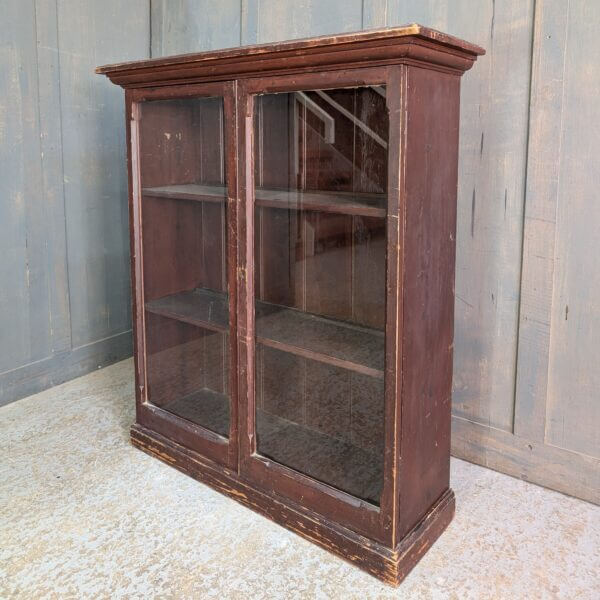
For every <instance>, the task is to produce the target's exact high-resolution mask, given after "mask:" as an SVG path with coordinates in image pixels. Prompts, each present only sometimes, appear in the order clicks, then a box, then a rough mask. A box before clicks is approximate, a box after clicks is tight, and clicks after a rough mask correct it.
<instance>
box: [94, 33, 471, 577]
mask: <svg viewBox="0 0 600 600" xmlns="http://www.w3.org/2000/svg"><path fill="white" fill-rule="evenodd" d="M482 53H483V50H482V49H481V48H479V47H477V46H474V45H472V44H469V43H466V42H463V41H461V40H458V39H456V38H453V37H451V36H448V35H445V34H442V33H439V32H437V31H433V30H430V29H427V28H425V27H421V26H419V25H410V26H406V27H397V28H389V29H380V30H371V31H365V32H362V33H355V34H344V35H338V36H330V37H321V38H315V39H309V40H299V41H292V42H285V43H277V44H269V45H261V46H249V47H244V48H235V49H228V50H219V51H213V52H204V53H201V54H187V55H183V56H176V57H170V58H159V59H152V60H145V61H139V62H132V63H123V64H118V65H109V66H104V67H100V68H98V69H97V72H98V73H102V74H105V75H106V76H108V77H109V78H110V79H111V81H113V82H114V83H116V84H119V85H121V86H122V87H124V88H125V90H126V92H125V100H126V114H127V132H128V135H127V139H128V146H129V148H128V165H129V189H130V193H129V204H130V220H131V262H132V273H133V276H132V281H133V283H132V288H133V299H134V302H133V315H134V340H135V375H136V400H137V411H136V421H135V424H134V425H133V427H132V429H131V439H132V441H133V444H134V445H135V446H137V447H138V448H141V449H142V450H144V451H145V452H148V453H149V454H151V455H153V456H156V457H157V458H160V459H161V460H163V461H165V462H167V463H169V464H171V465H173V466H175V467H177V468H178V469H180V470H182V471H184V472H185V473H188V474H189V475H191V476H192V477H194V478H196V479H198V480H200V481H202V482H204V483H206V484H208V485H210V486H212V487H213V488H215V489H217V490H218V491H220V492H222V493H224V494H227V495H229V496H231V497H232V498H234V499H235V500H237V501H239V502H241V503H243V504H245V505H247V506H248V507H250V508H252V509H254V510H256V511H258V512H259V513H261V514H263V515H265V516H267V517H268V518H270V519H273V520H274V521H276V522H278V523H280V524H282V525H284V526H286V527H288V528H289V529H291V530H293V531H295V532H296V533H298V534H299V535H301V536H303V537H305V538H307V539H309V540H311V541H313V542H315V543H317V544H319V545H320V546H323V547H324V548H326V549H328V550H330V551H332V552H335V553H336V554H339V555H340V556H342V557H343V558H345V559H347V560H349V561H351V562H353V563H354V564H356V565H358V566H360V567H361V568H363V569H365V570H367V571H368V572H370V573H372V574H373V575H375V576H377V577H379V578H380V579H382V580H384V581H387V582H389V583H392V584H397V583H398V582H399V581H401V580H402V578H403V577H405V576H406V574H407V573H408V571H409V570H410V569H411V568H412V567H413V566H414V565H415V563H416V562H417V561H418V560H419V558H420V556H421V555H422V554H423V553H424V552H425V551H426V550H427V549H428V548H429V547H430V546H431V544H432V543H433V542H434V541H435V539H436V538H437V537H438V536H439V535H440V533H441V532H442V531H443V530H444V528H445V527H446V526H447V525H448V523H449V522H450V520H451V518H452V516H453V514H454V495H453V492H452V490H451V489H450V488H449V459H450V402H451V379H452V340H453V311H454V259H455V229H456V191H457V153H458V129H459V96H460V94H459V90H460V78H461V75H462V74H463V73H464V71H466V70H467V69H469V68H470V67H471V66H472V65H473V63H474V61H475V60H476V58H477V55H480V54H482Z"/></svg>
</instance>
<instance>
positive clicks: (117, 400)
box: [0, 360, 600, 600]
mask: <svg viewBox="0 0 600 600" xmlns="http://www.w3.org/2000/svg"><path fill="white" fill-rule="evenodd" d="M132 380H133V367H132V361H131V360H128V361H124V362H122V363H119V364H117V365H114V366H112V367H109V368H107V369H104V370H102V371H97V372H95V373H92V374H90V375H87V376H85V377H81V378H80V379H76V380H74V381H71V382H69V383H66V384H63V385H61V386H58V387H55V388H53V389H51V390H47V391H45V392H42V393H41V394H37V395H35V396H31V397H29V398H25V399H23V400H20V401H18V402H15V403H14V404H11V405H9V406H6V407H4V408H2V409H0V452H1V456H2V462H1V465H0V598H27V599H32V598H36V599H37V598H60V599H61V600H62V599H67V598H154V597H156V598H161V599H163V598H165V599H166V598H202V599H204V598H252V599H258V598H327V599H329V598H335V599H336V600H337V599H342V598H343V599H348V598H360V599H363V598H419V599H427V598H460V599H463V598H477V599H480V598H507V599H518V598H528V599H533V598H589V599H594V600H597V599H599V598H600V507H597V506H593V505H591V504H587V503H585V502H582V501H579V500H575V499H573V498H569V497H567V496H563V495H561V494H558V493H555V492H551V491H548V490H545V489H542V488H540V487H537V486H534V485H531V484H529V483H525V482H523V481H519V480H516V479H512V478H510V477H507V476H505V475H501V474H499V473H495V472H493V471H489V470H487V469H483V468H481V467H478V466H474V465H471V464H469V463H465V462H462V461H459V460H453V462H452V486H453V488H454V491H455V492H456V496H457V514H456V518H455V520H454V522H453V523H452V524H451V526H450V527H449V529H448V530H447V532H446V533H445V534H444V535H443V536H442V537H441V538H440V540H439V541H438V542H437V543H436V544H435V545H434V547H433V548H432V549H431V550H430V551H429V553H428V554H427V555H426V556H425V558H424V559H423V560H422V561H421V562H420V564H419V565H418V566H417V567H416V568H415V569H414V571H413V572H412V573H411V574H410V575H409V577H408V578H407V579H406V580H405V582H404V583H403V584H402V585H401V586H400V588H398V589H393V588H390V587H388V586H385V585H383V584H380V583H379V582H378V581H376V580H375V579H373V578H372V577H370V576H369V575H366V574H364V573H362V572H361V571H359V570H358V569H356V568H355V567H352V566H350V565H348V564H346V563H345V562H344V561H342V560H340V559H338V558H336V557H334V556H332V555H330V554H328V553H327V552H325V551H324V550H321V549H320V548H317V547H316V546H314V545H312V544H310V543H309V542H307V541H304V540H303V539H301V538H299V537H297V536H295V535H294V534H292V533H290V532H288V531H286V530H285V529H283V528H281V527H279V526H277V525H275V524H273V523H271V522H270V521H268V520H266V519H264V518H262V517H260V516H258V515H256V514H254V513H252V512H251V511H249V510H248V509H246V508H243V507H242V506H240V505H238V504H237V503H236V502H234V501H232V500H229V499H227V498H225V497H223V496H221V495H219V494H217V493H216V492H214V491H212V490H211V489H210V488H208V487H205V486H204V485H201V484H199V483H197V482H196V481H193V480H192V479H191V478H188V477H186V476H184V475H182V474H180V473H178V472H177V471H176V470H175V469H172V468H170V467H168V466H166V465H164V464H163V463H161V462H159V461H157V460H154V459H152V458H150V457H148V456H146V455H145V454H143V453H142V452H140V451H138V450H135V449H133V448H132V447H131V446H130V445H129V443H128V429H129V425H130V423H131V422H132V419H133V414H134V411H133V381H132Z"/></svg>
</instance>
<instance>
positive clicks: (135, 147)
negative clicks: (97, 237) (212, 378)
mask: <svg viewBox="0 0 600 600" xmlns="http://www.w3.org/2000/svg"><path fill="white" fill-rule="evenodd" d="M215 96H217V97H222V98H223V112H224V117H223V119H224V126H225V157H226V183H227V189H228V195H227V232H228V236H227V287H228V293H229V398H230V419H229V438H228V439H227V438H224V437H223V436H220V435H218V434H216V433H214V432H213V431H210V430H209V429H206V428H205V427H202V426H200V425H197V424H195V423H192V422H190V421H187V420H185V419H183V418H181V417H178V416H177V415H175V414H173V413H170V412H168V411H166V410H164V409H163V408H160V407H158V406H154V405H152V404H150V403H149V402H148V398H147V389H148V388H147V377H146V332H145V317H144V308H143V307H144V285H143V281H144V278H143V275H144V267H143V227H142V194H141V180H140V148H139V120H140V103H141V102H144V101H149V100H170V99H176V98H193V97H198V98H201V97H215ZM235 98H236V83H235V81H223V82H214V83H201V84H186V85H177V86H162V87H154V88H143V89H128V90H126V93H125V104H126V116H127V118H126V121H127V160H128V162H129V169H128V172H129V218H130V222H131V228H132V235H131V237H130V246H131V247H130V252H131V288H132V297H133V300H134V301H133V303H132V304H133V340H134V346H135V352H134V356H135V383H136V386H135V391H136V394H135V395H136V423H138V424H139V425H141V426H143V427H146V428H148V429H150V430H152V431H155V432H156V433H158V434H160V435H163V436H164V437H166V438H168V439H171V440H173V441H175V442H177V443H179V444H181V445H182V446H185V447H187V448H189V449H191V450H193V451H195V452H198V453H200V454H202V455H203V456H206V457H207V458H209V459H210V460H214V461H215V462H217V463H220V464H222V465H224V466H226V467H229V468H230V469H236V470H237V462H238V430H237V424H238V403H239V402H238V398H239V397H238V393H237V379H238V378H237V375H236V373H237V342H236V338H237V336H236V326H237V324H236V319H237V306H236V299H237V277H236V271H237V267H236V256H237V238H236V236H235V235H233V233H234V232H235V231H236V229H237V202H236V194H235V191H236V190H237V139H236V131H235V124H236V106H235Z"/></svg>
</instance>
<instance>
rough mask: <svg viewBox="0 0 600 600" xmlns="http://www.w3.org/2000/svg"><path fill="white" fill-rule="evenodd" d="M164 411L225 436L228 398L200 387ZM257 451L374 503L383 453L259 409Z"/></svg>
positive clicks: (379, 484)
mask: <svg viewBox="0 0 600 600" xmlns="http://www.w3.org/2000/svg"><path fill="white" fill-rule="evenodd" d="M161 408H163V409H164V410H166V411H169V412H170V413H173V414H175V415H177V416H178V417H181V418H183V419H186V420H187V421H191V422H192V423H195V424H196V425H200V426H201V427H205V428H206V429H208V430H210V431H213V432H214V433H217V434H219V435H221V436H223V437H228V436H229V415H230V407H229V398H228V396H226V395H225V394H221V393H218V392H214V391H212V390H210V389H208V388H203V389H201V390H198V391H197V392H194V393H192V394H188V395H187V396H185V397H183V398H179V399H177V400H174V401H173V402H170V403H168V404H165V405H164V406H162V407H161ZM256 417H257V418H256V428H257V434H258V448H257V450H258V452H259V454H261V455H262V456H264V457H266V458H270V459H272V460H274V461H276V462H278V463H279V464H282V465H285V466H286V467H289V468H290V469H294V470H295V471H299V472H300V473H303V474H305V475H308V476H309V477H312V478H313V479H317V480H319V481H322V482H325V483H327V484H328V485H332V486H333V487H335V488H338V489H340V490H342V491H344V492H346V493H348V494H351V495H352V496H355V497H357V498H361V499H363V500H366V501H368V502H371V503H373V504H376V505H379V498H380V495H381V486H382V484H383V478H382V470H383V453H379V454H378V453H376V452H372V451H369V450H365V449H364V448H360V447H359V446H356V445H354V444H352V443H350V442H348V441H344V440H341V439H338V438H335V437H332V436H329V435H326V434H324V433H322V432H320V431H318V430H316V429H313V428H312V427H308V426H306V425H302V424H300V423H295V422H293V421H289V420H287V419H284V418H281V417H279V416H277V415H273V414H271V413H268V412H266V411H264V410H261V409H260V408H257V411H256Z"/></svg>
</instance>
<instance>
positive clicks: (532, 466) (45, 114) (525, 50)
mask: <svg viewBox="0 0 600 600" xmlns="http://www.w3.org/2000/svg"><path fill="white" fill-rule="evenodd" d="M8 13H9V16H8V18H6V17H5V18H4V20H3V21H2V22H1V23H0V28H2V30H3V37H2V40H1V48H2V54H1V55H0V65H1V67H2V71H1V73H0V86H1V87H0V89H2V90H3V95H2V98H3V99H2V100H1V101H0V137H1V139H2V144H1V145H0V153H2V156H1V158H2V161H1V162H0V170H1V174H2V177H1V178H0V190H2V204H1V205H0V248H1V249H2V250H3V252H2V254H1V257H0V276H1V281H2V287H1V288H0V402H1V401H2V400H3V399H4V400H5V401H6V400H7V399H8V400H10V399H11V398H14V397H17V396H19V395H24V394H25V393H28V392H30V391H32V390H35V389H40V387H41V386H43V385H48V384H51V383H53V382H56V381H60V380H64V379H65V378H67V377H70V376H73V375H74V374H76V373H79V372H82V371H83V370H85V369H89V368H92V366H93V365H94V364H96V363H98V364H101V363H103V362H107V361H109V360H110V359H111V358H113V359H114V358H116V357H118V356H122V355H125V354H127V352H129V351H130V349H129V348H130V346H129V344H130V341H129V327H130V323H129V293H128V270H127V258H128V256H127V243H126V240H127V235H126V218H127V217H126V212H125V198H126V183H125V171H124V158H123V156H124V141H123V127H122V123H123V112H122V95H121V93H120V92H119V90H118V89H117V88H114V87H112V88H111V86H110V85H109V84H108V83H107V82H106V81H104V79H103V78H99V77H94V75H93V74H92V67H93V66H95V65H96V64H102V63H106V62H111V61H121V60H127V59H135V58H143V57H145V56H147V55H148V54H150V55H151V56H162V55H168V54H174V53H181V52H191V51H198V50H205V49H211V48H220V47H227V46H236V45H239V44H251V43H261V42H269V41H275V40H282V39H290V38H297V37H306V36H312V35H321V34H327V33H335V32H342V31H353V30H358V29H363V28H369V27H379V26H386V25H399V24H402V23H408V22H420V23H422V24H424V25H429V26H432V27H435V28H437V29H441V30H444V31H447V32H449V33H452V34H455V35H458V36H460V37H464V38H465V39H467V40H469V41H472V42H475V43H478V44H480V45H482V46H484V47H485V48H486V49H487V51H488V53H487V55H486V56H485V57H482V58H481V59H480V60H479V61H478V63H477V64H476V66H475V68H474V69H473V70H472V71H470V72H468V73H467V74H466V76H465V77H464V79H463V88H462V121H461V147H460V178H459V180H460V183H459V194H458V202H459V223H458V234H457V242H458V252H457V276H456V294H457V304H456V341H455V370H454V398H453V401H454V417H453V451H454V454H455V455H457V456H460V457H463V458H467V459H469V460H472V461H474V462H478V463H481V464H484V465H487V466H489V467H492V468H496V469H499V470H502V471H505V472H508V473H510V474H512V475H515V476H517V477H522V478H524V479H529V480H531V481H534V482H537V483H540V484H542V485H546V486H549V487H552V488H555V489H558V490H561V491H565V492H567V493H571V494H573V495H576V496H579V497H582V498H585V499H588V500H592V501H595V502H600V393H599V391H598V390H599V389H600V342H599V340H600V301H599V300H598V298H600V260H599V259H598V251H597V244H598V225H599V223H600V212H599V208H598V206H599V205H598V202H596V200H595V195H594V192H595V190H597V189H598V188H599V184H600V181H599V178H600V166H599V164H598V156H600V131H599V124H598V123H599V121H598V119H597V118H596V115H595V112H596V105H597V100H596V99H597V98H598V97H599V94H600V89H599V86H600V61H599V60H598V56H599V54H600V40H599V38H598V36H597V34H596V32H597V31H598V29H599V28H600V4H599V3H596V2H589V1H586V0H570V1H569V2H563V1H562V0H427V1H422V0H419V1H417V0H411V1H408V0H343V1H342V0H318V1H317V0H277V1H275V0H204V1H199V0H152V1H151V2H150V0H137V1H135V2H127V3H122V2H118V1H117V0H111V1H109V2H106V1H104V2H102V3H95V2H92V1H88V2H75V1H70V2H68V1H60V0H54V1H51V0H46V1H42V0H38V1H37V2H33V1H25V0H22V1H17V0H9V1H8Z"/></svg>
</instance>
